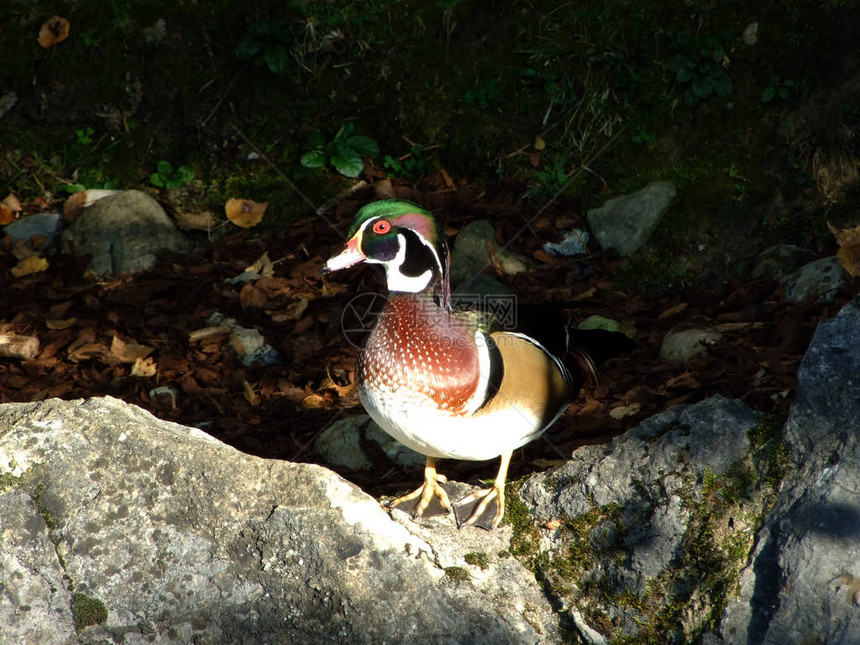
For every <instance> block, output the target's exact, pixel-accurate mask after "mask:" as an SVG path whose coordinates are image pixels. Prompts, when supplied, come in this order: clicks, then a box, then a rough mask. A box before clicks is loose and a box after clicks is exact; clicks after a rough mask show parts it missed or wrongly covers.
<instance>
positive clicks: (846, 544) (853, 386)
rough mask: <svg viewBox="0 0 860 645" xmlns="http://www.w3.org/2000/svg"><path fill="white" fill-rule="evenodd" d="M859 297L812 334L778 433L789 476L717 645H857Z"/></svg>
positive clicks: (859, 609) (859, 607) (859, 597)
mask: <svg viewBox="0 0 860 645" xmlns="http://www.w3.org/2000/svg"><path fill="white" fill-rule="evenodd" d="M858 348H860V298H857V299H855V300H854V301H853V302H852V303H851V304H849V305H847V306H846V307H844V308H843V309H842V311H841V312H840V313H839V314H838V315H837V316H836V317H835V318H833V319H832V320H829V321H827V322H825V323H823V324H821V325H820V326H819V327H818V329H817V330H816V332H815V336H814V338H813V340H812V344H811V345H810V347H809V350H808V351H807V353H806V355H805V356H804V358H803V361H802V362H801V365H800V370H799V372H798V380H797V393H796V395H795V400H794V403H793V405H792V407H791V412H790V414H789V417H788V422H787V423H786V425H785V431H784V437H785V445H786V447H787V448H788V450H789V451H790V452H789V454H790V458H791V463H792V465H793V473H792V474H791V475H790V476H789V477H788V478H787V479H786V481H785V483H784V487H783V491H782V493H781V495H780V497H779V500H778V502H777V504H776V506H775V507H774V509H773V511H772V512H771V513H770V514H769V515H768V516H767V518H766V519H765V522H764V526H763V528H762V530H761V531H760V532H759V535H758V538H757V546H756V549H755V552H754V553H753V556H752V558H751V561H750V564H749V566H748V567H747V568H746V569H745V570H744V573H743V576H742V578H741V593H740V595H739V597H738V598H736V599H735V600H734V601H733V602H731V603H730V604H729V605H728V607H727V609H726V612H725V615H724V617H723V621H722V624H721V626H720V632H721V635H722V636H723V638H724V639H725V642H726V643H773V644H774V645H781V644H783V643H801V642H805V643H813V642H814V643H844V644H846V645H847V644H849V643H852V644H853V643H860V394H858V392H860V351H858Z"/></svg>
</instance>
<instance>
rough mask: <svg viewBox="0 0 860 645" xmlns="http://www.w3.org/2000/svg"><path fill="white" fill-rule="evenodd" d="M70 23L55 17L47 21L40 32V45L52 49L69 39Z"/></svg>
mask: <svg viewBox="0 0 860 645" xmlns="http://www.w3.org/2000/svg"><path fill="white" fill-rule="evenodd" d="M69 30H70V25H69V21H68V20H66V19H65V18H61V17H60V16H54V17H53V18H49V19H48V20H46V21H45V24H43V25H42V28H41V29H40V30H39V44H40V45H41V46H42V47H52V46H53V45H56V44H57V43H61V42H63V41H64V40H65V39H66V38H68V37H69Z"/></svg>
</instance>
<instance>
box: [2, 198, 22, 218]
mask: <svg viewBox="0 0 860 645" xmlns="http://www.w3.org/2000/svg"><path fill="white" fill-rule="evenodd" d="M22 210H24V209H23V208H22V207H21V202H20V201H18V198H17V197H16V196H15V193H9V194H8V195H6V197H5V198H4V199H3V201H2V202H0V226H5V225H6V224H10V223H11V222H14V221H15V218H16V217H18V213H20V212H21V211H22Z"/></svg>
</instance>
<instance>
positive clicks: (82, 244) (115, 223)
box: [60, 190, 190, 275]
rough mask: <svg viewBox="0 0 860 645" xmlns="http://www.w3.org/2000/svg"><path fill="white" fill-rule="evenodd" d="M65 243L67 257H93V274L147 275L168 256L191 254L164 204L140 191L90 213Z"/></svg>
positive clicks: (114, 197)
mask: <svg viewBox="0 0 860 645" xmlns="http://www.w3.org/2000/svg"><path fill="white" fill-rule="evenodd" d="M60 242H61V247H62V250H63V251H64V252H65V253H75V254H79V255H90V256H91V259H90V263H89V264H88V265H87V269H88V270H89V271H92V272H93V273H96V274H99V275H107V274H111V273H136V272H137V271H145V270H147V269H151V268H152V267H153V266H155V263H156V261H157V259H158V255H159V254H160V253H162V252H165V251H169V252H173V253H186V252H187V251H188V250H189V249H190V244H189V242H188V241H187V240H186V239H185V238H184V237H183V235H182V234H181V233H180V232H179V231H178V230H177V229H176V227H175V226H174V224H173V222H172V221H171V220H170V218H169V217H168V216H167V214H166V213H165V212H164V209H163V208H161V206H160V205H159V204H158V202H157V201H155V200H154V199H153V198H152V197H150V196H149V195H147V194H146V193H143V192H140V191H139V190H127V191H123V192H120V193H117V194H115V195H110V196H108V197H105V198H104V199H100V200H99V201H97V202H95V203H94V204H93V205H92V206H90V207H88V208H85V209H84V210H83V211H82V212H81V214H80V215H79V216H78V218H77V219H76V220H75V222H74V223H73V224H72V225H70V226H68V227H67V228H66V229H65V230H64V231H63V233H62V236H61V238H60Z"/></svg>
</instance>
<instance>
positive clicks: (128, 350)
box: [110, 336, 154, 363]
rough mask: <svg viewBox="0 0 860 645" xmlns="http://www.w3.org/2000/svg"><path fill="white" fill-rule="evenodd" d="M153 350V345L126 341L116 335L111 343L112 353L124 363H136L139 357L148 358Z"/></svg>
mask: <svg viewBox="0 0 860 645" xmlns="http://www.w3.org/2000/svg"><path fill="white" fill-rule="evenodd" d="M153 351H154V348H153V347H149V346H147V345H138V344H137V343H135V342H130V343H126V342H125V341H123V340H122V339H120V337H119V336H114V337H113V341H112V342H111V344H110V352H111V354H113V355H114V356H116V357H117V358H118V359H119V360H120V361H122V362H123V363H134V362H135V361H136V360H137V359H138V358H146V357H147V356H149V355H150V354H151V353H152V352H153Z"/></svg>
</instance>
